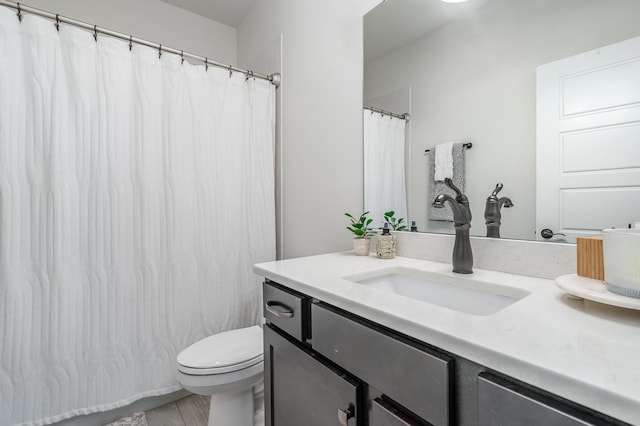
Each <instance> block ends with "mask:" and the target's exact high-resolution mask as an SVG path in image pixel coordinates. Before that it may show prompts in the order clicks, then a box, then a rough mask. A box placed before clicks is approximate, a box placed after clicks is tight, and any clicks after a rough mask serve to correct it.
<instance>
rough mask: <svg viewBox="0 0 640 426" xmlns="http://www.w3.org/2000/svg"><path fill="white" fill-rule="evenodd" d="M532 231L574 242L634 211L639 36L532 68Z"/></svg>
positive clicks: (637, 205) (638, 206) (639, 139)
mask: <svg viewBox="0 0 640 426" xmlns="http://www.w3.org/2000/svg"><path fill="white" fill-rule="evenodd" d="M536 146H537V158H536V168H537V185H536V188H537V189H536V192H537V194H536V229H537V234H538V239H540V237H541V235H540V230H542V229H544V228H549V229H553V230H554V232H560V233H563V234H565V235H566V240H567V241H570V242H575V239H576V238H577V237H579V236H584V235H589V234H596V233H600V231H601V230H602V229H605V228H611V227H617V228H622V227H626V226H627V225H628V224H629V223H634V222H635V221H637V220H638V216H639V215H640V37H637V38H633V39H630V40H626V41H623V42H620V43H616V44H612V45H609V46H606V47H602V48H600V49H597V50H594V51H590V52H587V53H583V54H580V55H576V56H572V57H569V58H566V59H562V60H560V61H556V62H552V63H550V64H546V65H542V66H540V67H538V70H537V143H536Z"/></svg>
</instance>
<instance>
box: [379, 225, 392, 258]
mask: <svg viewBox="0 0 640 426" xmlns="http://www.w3.org/2000/svg"><path fill="white" fill-rule="evenodd" d="M376 255H377V256H378V258H380V259H393V258H394V257H396V236H395V235H391V232H389V224H388V223H385V224H384V227H383V228H382V234H378V236H377V237H376Z"/></svg>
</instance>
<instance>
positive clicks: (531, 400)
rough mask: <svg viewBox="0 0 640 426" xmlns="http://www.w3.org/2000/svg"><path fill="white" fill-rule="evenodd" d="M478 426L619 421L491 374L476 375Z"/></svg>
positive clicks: (569, 425)
mask: <svg viewBox="0 0 640 426" xmlns="http://www.w3.org/2000/svg"><path fill="white" fill-rule="evenodd" d="M478 410H479V412H478V420H479V422H478V423H479V425H480V426H500V425H505V426H538V425H547V426H584V425H620V424H622V423H620V422H618V421H616V420H614V419H607V418H605V416H604V415H599V416H598V417H601V418H598V417H596V416H595V415H594V414H596V413H593V412H588V411H587V409H586V408H585V409H584V410H583V409H580V408H578V407H574V406H569V405H565V404H563V403H561V402H560V401H556V400H555V399H552V398H550V397H549V396H547V395H544V394H542V393H538V392H534V391H533V390H531V389H525V388H523V387H521V386H519V385H517V384H515V383H512V382H510V381H507V380H504V379H502V378H500V377H497V376H494V375H493V374H487V373H482V374H481V375H480V377H478Z"/></svg>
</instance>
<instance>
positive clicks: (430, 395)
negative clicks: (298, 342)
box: [311, 302, 453, 426]
mask: <svg viewBox="0 0 640 426" xmlns="http://www.w3.org/2000/svg"><path fill="white" fill-rule="evenodd" d="M311 327H312V329H311V342H312V347H313V349H314V350H315V351H317V352H318V353H320V354H322V355H324V356H325V357H327V358H329V359H330V360H331V361H333V362H335V363H336V364H338V365H340V366H341V367H343V368H344V369H345V370H347V371H349V372H350V373H353V374H354V375H355V376H356V377H358V378H360V379H361V380H363V381H364V382H366V383H369V384H370V385H371V386H373V387H375V388H376V389H379V390H380V391H381V392H382V393H383V394H384V395H386V396H387V397H388V398H390V399H391V400H393V401H395V402H397V403H398V404H400V405H402V406H403V407H405V408H406V409H408V410H410V411H411V412H413V413H415V414H416V415H418V416H419V417H421V418H423V419H425V420H427V421H428V422H429V423H431V424H432V425H434V426H441V425H448V424H449V423H450V421H451V402H452V401H450V394H451V390H452V389H451V386H452V383H451V381H452V379H451V374H452V370H451V367H452V365H453V360H452V359H451V358H450V357H447V356H445V355H442V354H439V353H435V352H434V353H430V352H427V351H426V348H421V349H418V348H417V347H415V346H413V345H411V344H409V343H405V342H403V341H400V340H397V339H396V338H393V337H391V336H388V335H386V334H384V333H383V332H381V331H378V330H375V329H373V328H371V327H369V326H368V325H365V324H364V321H362V320H360V319H355V318H354V319H351V318H346V317H345V316H343V314H340V313H338V312H336V310H334V308H332V307H329V306H328V305H325V304H322V303H321V302H319V303H313V304H312V305H311Z"/></svg>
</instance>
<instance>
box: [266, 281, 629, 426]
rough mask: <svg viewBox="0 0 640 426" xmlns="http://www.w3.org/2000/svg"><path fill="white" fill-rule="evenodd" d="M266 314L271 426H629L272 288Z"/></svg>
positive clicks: (268, 425) (270, 284)
mask: <svg viewBox="0 0 640 426" xmlns="http://www.w3.org/2000/svg"><path fill="white" fill-rule="evenodd" d="M263 307H264V315H265V319H266V320H267V323H266V324H265V326H264V338H265V339H264V346H265V352H264V357H265V358H264V360H265V419H266V426H303V425H304V426H325V425H326V426H330V425H351V426H367V425H371V426H418V425H420V426H429V425H431V426H449V425H461V426H538V425H544V426H579V425H592V426H604V425H609V426H611V425H626V423H623V422H620V421H619V420H616V419H613V418H611V417H608V416H606V415H604V414H601V413H597V412H595V411H593V410H590V409H589V408H587V407H584V406H580V405H577V404H575V403H573V402H571V401H567V400H566V399H563V398H560V397H558V396H556V395H552V394H550V393H548V392H546V391H544V390H542V389H538V388H535V387H533V386H531V385H528V384H526V383H522V382H519V381H517V380H515V379H512V378H510V377H507V376H504V375H502V374H500V373H499V372H497V371H494V370H490V369H488V368H486V367H484V366H482V365H479V364H476V363H474V362H472V361H470V360H467V359H465V358H462V357H459V356H457V355H454V354H451V353H449V352H445V351H443V350H440V349H438V348H435V347H433V346H431V345H429V344H427V343H424V342H420V341H417V340H415V339H413V338H411V337H409V336H406V335H403V334H401V333H398V332H397V331H394V330H391V329H388V328H386V327H383V326H381V325H379V324H375V323H373V322H371V321H368V320H366V319H364V318H361V317H358V316H356V315H353V314H351V313H349V312H346V311H344V310H342V309H339V308H337V307H335V306H332V305H329V304H326V303H324V302H322V301H319V300H315V299H312V298H311V297H309V296H306V295H304V294H301V293H299V292H296V291H293V290H290V289H288V288H286V287H284V286H281V285H278V284H276V283H273V282H271V281H268V280H267V281H266V282H265V285H264V306H263ZM626 426H628V425H626Z"/></svg>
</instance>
